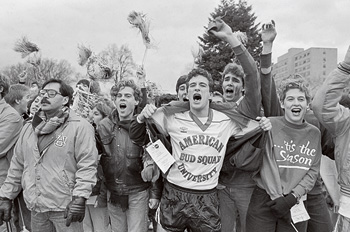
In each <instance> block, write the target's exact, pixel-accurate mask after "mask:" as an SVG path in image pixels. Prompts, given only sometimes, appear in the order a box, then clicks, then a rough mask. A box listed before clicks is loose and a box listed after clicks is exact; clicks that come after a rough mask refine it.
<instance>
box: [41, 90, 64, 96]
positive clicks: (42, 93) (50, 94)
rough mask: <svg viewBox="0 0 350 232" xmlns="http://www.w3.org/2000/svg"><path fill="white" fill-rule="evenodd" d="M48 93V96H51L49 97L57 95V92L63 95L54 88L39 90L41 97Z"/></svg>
mask: <svg viewBox="0 0 350 232" xmlns="http://www.w3.org/2000/svg"><path fill="white" fill-rule="evenodd" d="M46 93H47V96H49V98H54V97H56V95H57V94H59V95H62V94H61V93H59V92H57V91H56V90H54V89H42V90H40V91H39V94H40V96H41V97H44V96H45V94H46Z"/></svg>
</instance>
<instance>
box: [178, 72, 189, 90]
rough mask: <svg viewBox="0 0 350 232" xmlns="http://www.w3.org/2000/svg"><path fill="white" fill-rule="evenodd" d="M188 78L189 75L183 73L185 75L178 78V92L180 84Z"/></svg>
mask: <svg viewBox="0 0 350 232" xmlns="http://www.w3.org/2000/svg"><path fill="white" fill-rule="evenodd" d="M186 80H187V75H183V76H181V77H179V79H177V82H176V93H178V92H179V87H180V85H182V84H185V83H186Z"/></svg>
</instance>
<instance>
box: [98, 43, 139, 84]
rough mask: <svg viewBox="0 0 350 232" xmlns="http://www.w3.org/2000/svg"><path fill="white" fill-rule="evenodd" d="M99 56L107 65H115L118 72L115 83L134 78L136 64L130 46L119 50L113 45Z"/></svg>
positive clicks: (123, 46) (124, 46)
mask: <svg viewBox="0 0 350 232" xmlns="http://www.w3.org/2000/svg"><path fill="white" fill-rule="evenodd" d="M99 55H100V56H101V57H102V59H104V60H105V61H106V62H107V63H112V64H113V69H114V70H115V71H116V75H115V82H118V81H119V80H122V79H124V78H126V77H130V76H132V74H133V72H134V68H135V66H136V64H135V63H134V59H133V57H132V52H131V50H130V49H129V47H128V45H126V44H124V45H122V46H121V47H120V48H118V46H117V45H116V44H111V45H109V46H108V47H107V48H106V49H105V50H103V51H102V52H101V53H100V54H99Z"/></svg>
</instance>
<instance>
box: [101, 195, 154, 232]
mask: <svg viewBox="0 0 350 232" xmlns="http://www.w3.org/2000/svg"><path fill="white" fill-rule="evenodd" d="M108 212H109V217H110V219H111V225H112V231H113V232H144V231H147V229H148V228H147V226H148V225H147V222H148V190H144V191H142V192H138V193H133V194H130V195H129V208H128V209H127V210H126V211H125V212H123V210H122V208H121V207H120V206H119V205H113V204H112V203H110V202H108Z"/></svg>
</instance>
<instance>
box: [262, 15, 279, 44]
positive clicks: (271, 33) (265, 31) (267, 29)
mask: <svg viewBox="0 0 350 232" xmlns="http://www.w3.org/2000/svg"><path fill="white" fill-rule="evenodd" d="M276 36H277V32H276V28H275V21H273V20H271V21H270V22H268V23H265V24H263V25H262V27H261V40H262V42H263V43H273V41H274V40H275V38H276Z"/></svg>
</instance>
